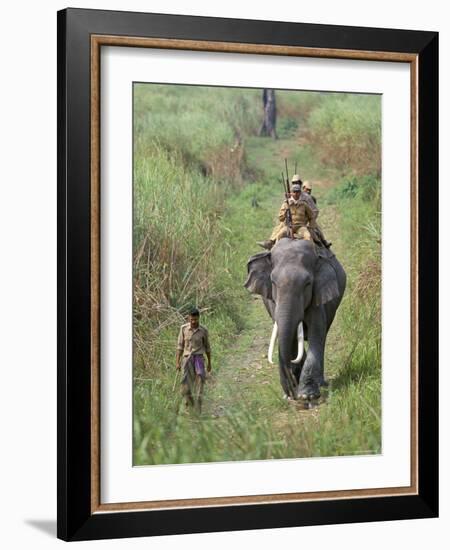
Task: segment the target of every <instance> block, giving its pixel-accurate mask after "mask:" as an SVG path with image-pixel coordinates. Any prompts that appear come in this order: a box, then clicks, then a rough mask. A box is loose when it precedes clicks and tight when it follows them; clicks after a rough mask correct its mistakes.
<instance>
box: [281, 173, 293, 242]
mask: <svg viewBox="0 0 450 550" xmlns="http://www.w3.org/2000/svg"><path fill="white" fill-rule="evenodd" d="M281 184H282V185H283V190H284V196H285V198H286V202H287V205H288V206H287V209H286V225H287V228H288V231H289V237H290V238H291V239H293V238H294V231H293V229H292V213H291V208H290V206H289V197H290V195H291V192H290V189H289V178H287V179H286V183H285V180H284V174H283V172H281Z"/></svg>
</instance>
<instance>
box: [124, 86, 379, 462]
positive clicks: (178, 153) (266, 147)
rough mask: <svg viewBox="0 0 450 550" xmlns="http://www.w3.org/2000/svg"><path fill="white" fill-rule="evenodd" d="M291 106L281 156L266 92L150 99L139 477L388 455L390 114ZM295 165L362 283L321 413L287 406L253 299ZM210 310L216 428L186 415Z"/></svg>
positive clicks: (197, 92) (356, 104) (139, 163)
mask: <svg viewBox="0 0 450 550" xmlns="http://www.w3.org/2000/svg"><path fill="white" fill-rule="evenodd" d="M277 106H278V135H279V137H280V139H279V140H277V141H273V140H271V139H269V138H258V137H256V134H257V131H258V127H259V124H260V119H261V99H260V92H259V91H257V90H240V89H221V88H198V87H188V86H159V85H145V84H136V85H135V90H134V135H135V140H134V159H135V161H134V171H135V173H134V227H133V231H134V234H133V239H134V342H135V347H134V350H135V357H134V376H135V384H134V388H135V390H134V448H135V457H134V460H135V463H136V464H157V463H179V462H202V461H215V460H216V461H217V460H242V459H264V458H282V457H300V456H324V455H326V456H330V455H338V454H354V453H368V452H379V451H380V448H381V432H380V417H381V394H380V391H381V390H380V387H381V382H380V378H381V377H380V368H381V365H380V238H381V237H380V233H381V231H380V212H379V211H380V180H379V163H380V135H381V129H380V101H379V99H378V98H376V97H373V96H372V97H370V96H349V95H346V94H317V93H300V92H287V91H283V92H277ZM364 113H366V115H367V116H364ZM353 141H354V143H353V145H352V142H353ZM355 144H357V147H358V150H357V151H356V150H354V148H355V147H356V145H355ZM344 149H345V150H347V151H348V152H347V153H346V154H343V151H344ZM325 151H326V154H325ZM286 156H287V157H288V158H289V159H290V163H291V166H293V163H294V161H297V162H298V166H299V171H300V172H301V175H302V177H303V178H304V179H311V180H313V182H315V184H316V185H315V188H314V194H315V195H316V196H317V198H318V200H319V205H320V208H321V214H320V221H321V224H322V226H323V227H324V229H325V233H326V235H327V237H328V238H329V239H330V240H332V241H333V249H334V250H335V252H336V254H337V256H338V257H339V258H340V260H341V261H342V263H343V265H344V267H345V269H346V271H347V275H348V289H347V292H346V296H345V298H344V300H343V303H342V306H341V308H340V310H339V313H338V315H337V318H336V321H335V324H334V325H333V327H332V330H331V332H330V336H329V341H328V345H327V358H326V372H327V375H328V376H329V377H330V379H331V380H332V383H331V385H330V389H329V391H328V395H326V396H325V397H326V400H325V401H324V403H323V404H321V405H320V406H319V407H318V408H316V409H314V410H311V411H299V410H297V408H296V407H295V406H292V405H290V404H288V403H286V402H285V401H283V400H282V399H281V389H280V385H279V381H278V374H277V370H276V368H275V367H272V366H270V365H269V364H268V363H267V360H266V359H265V358H264V357H263V354H264V353H265V352H266V346H267V341H268V338H269V336H270V330H271V322H270V319H269V318H268V316H267V314H266V312H265V310H264V308H263V306H262V304H261V302H260V301H259V300H255V299H254V298H253V297H252V296H250V295H249V294H248V292H247V291H246V290H245V289H244V288H243V286H242V284H243V282H244V280H245V276H246V261H247V258H248V257H249V256H250V255H251V254H253V253H255V252H257V247H256V245H255V241H256V240H261V239H263V238H267V236H268V235H269V233H270V231H271V228H272V225H273V222H274V218H275V215H276V213H277V210H278V207H279V204H280V201H281V184H280V183H278V182H279V178H280V172H281V169H282V167H283V159H284V157H286ZM356 157H357V160H355V158H356ZM194 304H196V305H199V306H200V308H201V310H202V319H201V322H202V323H204V324H205V325H206V326H207V327H208V328H209V330H210V333H211V340H212V348H213V378H212V379H211V380H210V381H209V382H208V383H207V387H206V392H205V406H204V412H203V414H202V416H201V417H195V415H192V414H186V413H184V412H183V408H182V406H181V405H182V404H181V400H180V397H179V378H176V371H175V368H174V355H175V341H176V335H177V332H178V330H179V326H180V324H181V323H182V322H184V314H185V313H186V311H187V310H188V309H189V307H190V306H192V305H194ZM230 347H231V350H230V349H229V348H230ZM182 412H183V414H182Z"/></svg>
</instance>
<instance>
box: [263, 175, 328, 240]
mask: <svg viewBox="0 0 450 550" xmlns="http://www.w3.org/2000/svg"><path fill="white" fill-rule="evenodd" d="M291 194H292V196H291V197H290V198H289V199H287V200H285V201H284V202H283V204H282V205H281V208H280V212H279V214H278V219H279V220H280V223H279V224H278V225H277V226H276V227H275V228H274V230H273V231H272V235H271V236H270V238H269V240H268V241H262V242H258V244H259V245H260V246H262V247H263V248H266V249H267V250H270V249H271V248H272V247H273V245H274V244H275V243H276V242H277V241H279V240H280V239H282V238H283V237H289V236H291V227H289V226H288V224H287V220H288V219H289V218H288V212H290V219H291V221H292V237H293V238H294V239H304V240H309V241H311V240H313V241H314V242H316V244H319V245H320V246H326V247H329V246H330V245H331V243H328V242H327V241H326V240H325V238H324V236H323V233H322V231H321V229H320V228H319V227H318V225H317V221H316V220H317V216H318V215H319V209H318V208H317V206H316V204H315V202H314V201H313V199H312V197H311V196H310V195H309V194H308V193H302V181H301V179H300V176H299V175H298V174H294V176H293V177H292V193H291Z"/></svg>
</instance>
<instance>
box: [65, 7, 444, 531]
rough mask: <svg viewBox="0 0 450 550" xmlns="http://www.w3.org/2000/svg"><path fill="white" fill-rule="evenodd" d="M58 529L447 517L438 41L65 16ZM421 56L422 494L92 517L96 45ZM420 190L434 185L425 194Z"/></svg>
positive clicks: (222, 527)
mask: <svg viewBox="0 0 450 550" xmlns="http://www.w3.org/2000/svg"><path fill="white" fill-rule="evenodd" d="M57 21H58V426H57V429H58V472H57V475H58V526H57V536H58V537H59V538H61V539H63V540H67V541H69V540H89V539H102V538H116V537H117V538H119V537H139V536H150V535H165V534H180V533H201V532H212V531H229V530H245V529H261V528H265V529H267V528H278V527H290V526H302V525H321V524H330V523H351V522H367V521H386V520H397V519H412V518H430V517H436V516H437V515H438V330H437V327H438V33H436V32H423V31H410V30H393V29H376V28H361V27H344V26H331V25H313V24H302V23H288V22H283V23H282V22H273V21H252V20H239V19H222V18H210V17H193V16H174V15H163V14H148V13H131V12H117V11H101V10H85V9H66V10H62V11H60V12H58V19H57ZM93 35H105V36H106V35H108V36H116V37H137V38H139V37H143V38H150V37H151V38H162V39H177V40H192V41H200V42H202V41H214V42H216V41H217V42H226V43H235V44H264V45H273V46H298V47H303V48H312V49H315V48H319V49H330V50H340V51H342V52H363V51H364V52H397V53H404V54H413V55H414V56H416V57H417V69H418V70H417V90H418V93H417V98H418V101H417V138H418V144H417V147H418V149H417V150H418V155H417V174H418V186H417V193H418V201H417V204H418V211H417V219H418V222H419V223H418V227H417V232H418V254H417V261H418V281H419V282H418V316H417V325H418V334H419V345H418V364H419V369H418V380H417V386H418V425H417V429H418V442H417V444H418V464H417V465H418V491H417V494H415V495H404V496H402V495H397V496H381V497H378V498H343V499H330V500H327V499H325V500H315V501H307V502H283V503H264V504H248V505H226V506H203V507H192V508H176V509H153V510H139V511H127V510H123V511H120V512H117V511H116V512H113V513H108V512H102V513H93V511H92V486H93V483H95V482H96V480H95V479H94V477H95V475H94V473H93V469H92V453H91V451H92V447H91V445H92V441H91V437H90V435H91V431H92V409H91V397H92V377H91V360H92V353H93V351H95V350H93V349H92V338H91V329H92V326H91V307H92V301H91V288H92V287H91V265H92V261H93V257H92V251H91V230H92V229H91V223H90V221H91V215H92V210H91V177H92V174H91V154H92V150H91V72H90V71H91V37H92V36H93ZM421 182H423V183H425V184H426V185H421Z"/></svg>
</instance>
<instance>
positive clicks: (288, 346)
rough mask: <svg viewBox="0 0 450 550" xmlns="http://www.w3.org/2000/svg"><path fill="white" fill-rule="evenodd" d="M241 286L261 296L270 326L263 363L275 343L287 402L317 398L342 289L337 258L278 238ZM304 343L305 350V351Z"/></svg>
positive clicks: (300, 242) (310, 245)
mask: <svg viewBox="0 0 450 550" xmlns="http://www.w3.org/2000/svg"><path fill="white" fill-rule="evenodd" d="M247 271H248V277H247V280H246V282H245V284H244V286H245V288H247V289H248V290H249V291H250V292H251V293H253V294H259V295H261V296H262V299H263V302H264V305H265V307H266V309H267V311H268V313H269V315H270V316H271V318H272V320H273V321H274V326H273V331H272V337H271V340H270V345H269V352H268V359H269V361H270V362H271V363H273V361H272V355H273V349H274V346H275V341H276V339H277V337H278V352H279V374H280V382H281V386H282V388H283V391H284V394H285V397H286V398H289V399H299V400H303V401H311V400H314V399H317V398H319V397H320V387H321V386H325V385H327V382H326V381H325V376H324V352H325V342H326V337H327V333H328V330H329V328H330V326H331V323H332V322H333V319H334V317H335V314H336V311H337V308H338V307H339V304H340V302H341V300H342V297H343V295H344V291H345V285H346V274H345V271H344V268H343V267H342V265H341V264H340V263H339V261H338V260H337V258H336V256H335V255H334V254H333V253H332V252H331V251H330V250H328V249H326V248H320V247H317V246H316V245H315V244H314V243H313V242H312V241H308V240H300V239H290V238H283V239H280V240H279V241H278V242H277V243H276V244H275V246H274V247H273V248H272V250H271V251H265V252H261V253H259V254H256V255H254V256H252V257H251V258H250V259H249V260H248V263H247ZM304 341H307V342H308V349H307V350H305V348H304Z"/></svg>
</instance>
